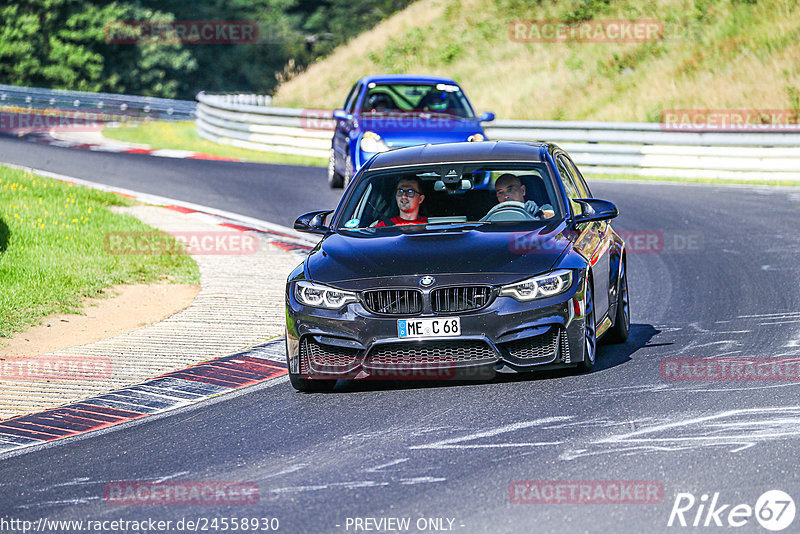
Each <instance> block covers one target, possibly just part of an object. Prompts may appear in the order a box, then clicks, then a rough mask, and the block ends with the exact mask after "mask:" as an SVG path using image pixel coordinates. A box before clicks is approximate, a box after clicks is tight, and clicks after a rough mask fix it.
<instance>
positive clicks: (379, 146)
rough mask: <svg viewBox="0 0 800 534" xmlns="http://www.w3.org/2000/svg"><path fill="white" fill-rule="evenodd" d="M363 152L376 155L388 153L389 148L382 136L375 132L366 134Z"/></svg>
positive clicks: (363, 139)
mask: <svg viewBox="0 0 800 534" xmlns="http://www.w3.org/2000/svg"><path fill="white" fill-rule="evenodd" d="M361 150H363V151H364V152H371V153H373V154H374V153H376V152H386V151H387V150H389V147H388V146H386V143H384V142H383V139H381V136H380V135H378V134H376V133H375V132H364V136H363V137H362V138H361Z"/></svg>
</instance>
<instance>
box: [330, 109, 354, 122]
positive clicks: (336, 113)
mask: <svg viewBox="0 0 800 534" xmlns="http://www.w3.org/2000/svg"><path fill="white" fill-rule="evenodd" d="M333 118H334V119H339V120H343V121H346V120H350V114H349V113H347V112H346V111H345V110H343V109H334V110H333Z"/></svg>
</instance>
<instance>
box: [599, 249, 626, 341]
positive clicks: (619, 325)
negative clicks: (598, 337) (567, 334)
mask: <svg viewBox="0 0 800 534" xmlns="http://www.w3.org/2000/svg"><path fill="white" fill-rule="evenodd" d="M630 332H631V307H630V297H629V296H628V269H627V268H626V267H625V262H623V263H622V276H620V277H619V291H618V293H617V314H616V317H615V318H614V326H613V327H611V329H610V330H609V331H608V333H607V334H606V335H605V338H604V339H608V341H609V342H610V343H625V341H627V340H628V335H629V334H630Z"/></svg>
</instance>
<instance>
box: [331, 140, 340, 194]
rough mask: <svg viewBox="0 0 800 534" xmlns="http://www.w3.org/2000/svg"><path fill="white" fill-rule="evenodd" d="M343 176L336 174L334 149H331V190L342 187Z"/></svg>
mask: <svg viewBox="0 0 800 534" xmlns="http://www.w3.org/2000/svg"><path fill="white" fill-rule="evenodd" d="M342 183H343V181H342V175H341V174H339V173H338V172H336V159H335V153H334V151H333V147H331V156H330V159H329V160H328V185H329V186H330V187H331V189H337V188H339V187H342Z"/></svg>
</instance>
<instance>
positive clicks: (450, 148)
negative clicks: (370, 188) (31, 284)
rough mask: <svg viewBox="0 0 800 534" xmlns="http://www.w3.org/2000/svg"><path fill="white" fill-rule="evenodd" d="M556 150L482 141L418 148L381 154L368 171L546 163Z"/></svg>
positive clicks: (521, 143) (545, 145)
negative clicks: (413, 166) (503, 163)
mask: <svg viewBox="0 0 800 534" xmlns="http://www.w3.org/2000/svg"><path fill="white" fill-rule="evenodd" d="M552 148H555V145H552V144H550V143H528V142H524V141H479V142H473V143H469V142H463V143H442V144H436V145H418V146H412V147H408V148H398V149H395V150H389V151H388V152H382V153H380V154H378V155H377V156H375V157H374V158H373V159H371V160H370V162H369V165H367V168H368V169H369V170H378V169H389V168H393V167H405V166H409V165H435V164H438V163H465V162H473V161H476V162H484V161H534V162H541V161H544V154H545V152H546V151H547V150H550V149H552Z"/></svg>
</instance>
